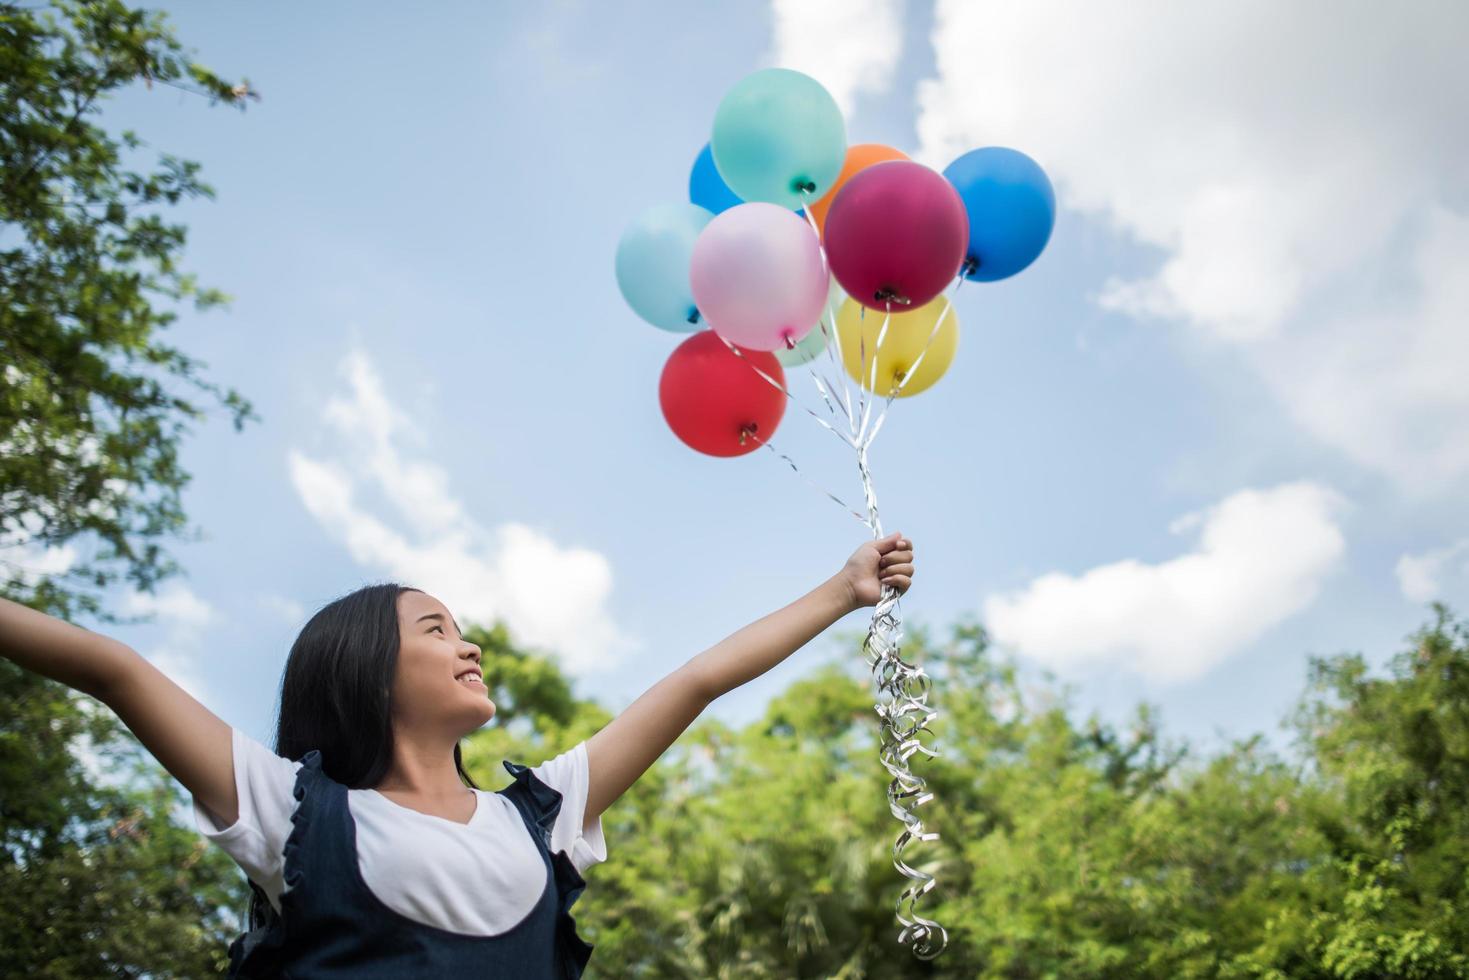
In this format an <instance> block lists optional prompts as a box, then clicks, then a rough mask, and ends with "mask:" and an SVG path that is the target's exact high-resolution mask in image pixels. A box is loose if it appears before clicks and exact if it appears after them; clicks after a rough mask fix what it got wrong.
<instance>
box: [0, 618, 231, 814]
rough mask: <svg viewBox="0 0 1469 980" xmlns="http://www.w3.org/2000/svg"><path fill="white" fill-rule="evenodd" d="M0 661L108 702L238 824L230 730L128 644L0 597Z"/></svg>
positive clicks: (194, 789)
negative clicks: (4, 660) (2, 660)
mask: <svg viewBox="0 0 1469 980" xmlns="http://www.w3.org/2000/svg"><path fill="white" fill-rule="evenodd" d="M0 656H3V657H6V658H8V659H10V660H13V661H14V662H15V663H17V664H19V665H20V666H21V667H24V668H25V669H26V670H30V671H34V672H35V673H37V674H42V675H44V676H46V677H49V678H51V679H52V680H56V681H60V682H61V683H63V684H65V685H66V686H67V687H70V688H72V689H74V690H77V691H81V692H83V693H84V694H90V695H91V696H92V697H94V698H96V699H97V700H98V701H101V702H102V703H103V704H105V705H107V706H108V707H109V708H111V709H112V710H113V712H114V713H115V714H116V715H117V716H118V717H119V718H121V719H122V722H123V724H125V725H127V727H128V728H129V729H131V731H132V733H133V734H134V735H136V736H138V741H140V742H142V743H143V747H144V748H146V749H147V750H148V751H149V752H150V753H151V754H152V755H153V757H154V758H155V759H157V760H158V761H159V762H160V763H161V764H162V765H163V768H165V769H167V770H168V771H169V772H170V773H172V774H173V776H174V778H175V779H177V780H178V781H179V782H181V783H183V784H184V786H185V787H186V788H187V789H188V790H189V792H191V793H193V794H194V797H195V798H196V799H198V801H199V802H200V803H202V804H204V806H206V807H208V808H209V809H210V810H212V811H213V812H214V813H215V814H216V815H217V816H218V817H219V818H220V819H221V820H222V821H223V822H224V823H225V824H232V823H234V822H235V820H236V819H238V817H239V798H238V797H237V796H236V793H235V762H234V752H233V743H232V741H231V739H232V734H231V732H230V726H229V725H227V724H225V723H224V722H223V721H221V720H220V719H219V718H218V717H217V716H216V715H215V714H214V713H213V712H211V711H210V710H209V709H208V708H206V707H204V706H203V705H202V704H200V703H199V702H198V701H196V700H194V698H193V697H191V696H190V695H189V694H188V692H186V691H185V690H184V689H183V688H181V687H179V686H178V685H177V684H175V683H174V682H173V681H171V680H169V679H168V677H167V676H166V675H165V674H164V673H163V672H162V671H160V670H159V669H158V668H157V667H154V666H153V665H152V664H150V663H149V662H148V661H146V660H144V659H143V658H142V657H140V656H139V655H138V653H137V651H135V650H133V649H132V647H129V646H128V645H127V644H125V643H122V642H121V641H119V640H114V639H112V638H111V637H108V636H103V635H102V634H100V633H93V632H92V631H91V630H87V629H83V628H82V627H80V626H76V625H73V624H72V623H68V622H66V621H65V620H61V619H57V618H56V617H54V616H47V615H46V614H45V613H42V612H37V611H36V610H34V609H31V608H30V607H28V606H23V605H21V604H20V603H18V602H12V601H11V600H9V599H5V598H0Z"/></svg>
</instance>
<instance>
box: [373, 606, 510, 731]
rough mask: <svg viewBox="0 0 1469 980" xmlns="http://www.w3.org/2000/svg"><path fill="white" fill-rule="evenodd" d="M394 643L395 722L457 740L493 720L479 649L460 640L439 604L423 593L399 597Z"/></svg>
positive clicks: (451, 619) (462, 638)
mask: <svg viewBox="0 0 1469 980" xmlns="http://www.w3.org/2000/svg"><path fill="white" fill-rule="evenodd" d="M398 638H399V647H398V667H397V670H396V672H395V673H394V675H393V717H394V719H395V720H397V721H398V722H399V723H402V724H406V725H409V726H411V727H420V726H421V727H447V728H449V729H452V730H453V731H454V733H455V737H456V738H457V737H458V736H459V735H460V734H463V733H467V732H472V731H474V730H475V729H477V728H479V727H480V726H482V725H483V724H485V722H487V721H489V720H490V719H491V718H492V717H494V714H495V703H494V702H493V701H491V700H490V692H489V689H488V688H487V687H485V685H484V683H483V679H482V675H481V673H480V667H479V658H480V650H479V647H477V646H475V645H474V644H473V643H470V642H469V641H468V640H466V639H464V637H462V636H460V635H459V626H458V624H457V623H455V622H454V617H453V616H450V615H449V610H448V609H447V608H445V606H444V604H443V603H442V602H440V601H439V600H437V599H435V598H434V597H433V596H430V595H427V594H426V593H423V592H403V593H400V594H399V595H398Z"/></svg>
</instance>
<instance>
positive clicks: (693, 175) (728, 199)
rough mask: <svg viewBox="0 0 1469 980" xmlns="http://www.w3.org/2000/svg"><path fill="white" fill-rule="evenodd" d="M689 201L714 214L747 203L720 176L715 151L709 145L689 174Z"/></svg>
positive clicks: (700, 154)
mask: <svg viewBox="0 0 1469 980" xmlns="http://www.w3.org/2000/svg"><path fill="white" fill-rule="evenodd" d="M689 200H690V201H693V202H694V203H695V204H697V205H699V207H701V208H706V209H708V210H709V211H710V212H711V213H713V214H718V213H720V212H721V211H728V210H729V209H730V208H732V207H734V206H735V205H736V204H744V203H745V202H744V201H742V200H740V199H739V197H738V196H737V195H736V194H735V192H734V191H732V190H730V189H729V185H728V184H726V183H725V182H724V178H723V177H721V176H719V168H718V167H716V166H714V151H712V150H711V149H709V144H708V143H705V144H704V149H702V150H700V151H699V158H698V159H697V160H695V161H694V169H693V170H692V171H690V173H689Z"/></svg>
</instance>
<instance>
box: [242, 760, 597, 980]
mask: <svg viewBox="0 0 1469 980" xmlns="http://www.w3.org/2000/svg"><path fill="white" fill-rule="evenodd" d="M301 763H302V764H301V768H300V769H299V770H297V772H296V784H295V787H294V789H293V790H292V792H293V793H294V794H295V797H296V799H297V800H298V801H299V805H298V806H297V807H296V810H295V812H294V813H293V814H292V816H291V823H292V828H291V833H290V836H289V837H287V839H286V844H285V869H284V870H285V881H286V890H285V891H284V892H282V893H281V912H280V914H279V915H277V914H276V913H275V911H274V909H271V908H270V907H269V906H268V905H267V906H266V908H267V912H268V914H267V915H266V918H265V921H264V922H263V923H261V924H259V925H258V926H255V927H254V928H252V929H251V930H250V931H249V932H247V933H245V934H244V935H242V936H240V937H239V938H237V939H236V940H235V941H234V942H233V943H231V944H230V971H229V976H231V977H239V978H242V980H244V978H249V980H255V978H262V977H272V978H274V977H296V978H300V980H308V978H317V977H327V978H331V977H354V978H364V980H371V978H386V977H414V978H416V980H430V978H434V977H497V978H498V977H506V978H509V977H514V978H517V980H521V978H524V980H541V978H545V980H563V978H575V977H580V976H581V975H582V971H583V970H584V969H585V968H586V965H587V960H588V959H590V958H591V955H592V947H591V946H590V945H589V944H587V943H586V942H583V941H582V939H581V937H580V936H578V935H577V934H576V922H575V920H573V919H572V917H571V906H572V904H573V903H575V902H576V900H577V898H579V897H580V896H581V893H582V890H583V889H584V888H585V887H586V881H585V880H583V878H582V876H581V874H580V872H578V871H577V870H576V868H575V866H574V865H572V863H571V859H570V858H568V857H567V856H566V853H565V852H564V851H557V852H556V853H555V854H554V855H553V854H552V853H551V847H550V844H551V828H552V827H553V826H554V825H555V823H556V815H557V814H558V813H559V812H560V811H561V794H560V793H559V792H557V791H556V790H554V789H552V788H551V787H549V786H547V785H546V784H545V783H543V782H541V781H540V780H539V779H537V778H536V776H535V774H534V773H532V772H531V771H530V769H529V768H528V767H526V766H522V765H518V764H516V763H513V762H509V761H506V762H505V763H504V765H505V768H506V769H507V770H509V772H510V774H511V775H512V776H514V777H515V782H513V783H511V784H510V785H509V786H507V787H505V788H504V789H502V790H500V791H499V793H500V794H501V795H503V796H505V797H506V798H507V799H509V800H510V802H511V803H513V804H514V805H515V808H516V810H517V811H518V812H519V813H520V817H521V819H522V820H524V821H525V826H526V828H527V829H528V830H529V831H530V835H531V839H532V840H534V841H535V843H536V847H537V849H538V850H539V851H540V852H541V858H542V860H543V861H544V863H545V866H546V886H545V889H544V890H543V891H542V892H541V897H540V899H539V900H538V901H537V902H536V905H535V907H534V908H532V909H531V910H530V912H529V914H527V915H526V917H525V918H524V919H522V920H521V921H520V922H519V923H517V924H516V925H515V926H513V927H511V928H510V929H509V930H508V931H506V932H502V933H500V934H498V935H494V936H469V935H464V934H463V933H457V932H449V931H447V930H444V929H439V928H436V927H434V926H429V925H424V924H423V923H420V922H415V921H414V920H412V919H409V918H407V917H406V916H403V915H400V914H399V913H397V912H395V911H393V910H392V909H390V908H389V907H388V906H387V905H385V904H383V902H382V900H381V899H379V898H378V897H377V896H376V895H374V894H373V893H372V891H371V890H370V889H369V888H368V887H367V883H366V882H365V881H363V879H362V873H361V870H360V869H359V868H358V865H357V844H356V840H357V827H356V823H355V822H354V821H353V819H352V813H351V810H350V809H349V807H348V804H347V787H345V786H343V785H342V784H341V783H338V782H336V781H335V780H333V779H332V778H331V777H329V776H327V775H326V774H325V773H324V772H322V769H321V753H320V752H319V751H317V750H315V749H313V750H312V751H310V752H307V753H306V754H305V755H304V756H302V758H301ZM251 887H252V888H254V887H256V886H254V885H253V884H252V886H251ZM252 926H254V923H252Z"/></svg>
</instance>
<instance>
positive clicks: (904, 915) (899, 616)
mask: <svg viewBox="0 0 1469 980" xmlns="http://www.w3.org/2000/svg"><path fill="white" fill-rule="evenodd" d="M803 194H804V196H805V198H806V220H807V222H808V223H809V224H810V225H811V230H812V232H813V233H814V234H816V236H817V241H818V242H819V241H820V238H821V234H820V231H819V229H817V227H816V222H815V219H813V218H812V217H811V211H810V204H811V201H810V194H809V193H808V192H805V191H803ZM821 260H822V265H823V267H824V268H827V269H828V274H830V273H829V269H830V267H829V266H828V265H827V258H826V249H825V248H824V247H823V248H822V249H821ZM962 283H963V279H962V277H961V278H960V284H961V285H962ZM957 291H958V287H955V292H957ZM886 305H887V315H886V316H885V317H884V319H883V324H882V327H881V328H880V329H879V330H878V335H877V341H876V343H875V344H874V345H873V351H872V369H871V375H872V376H871V377H870V378H868V373H869V372H868V367H867V344H866V339H865V336H861V335H860V333H859V339H858V344H859V347H858V351H859V359H860V364H861V368H860V370H859V373H858V377H859V378H864V379H867V380H868V384H866V385H863V384H859V385H858V393H857V398H858V402H857V409H856V411H855V412H854V411H853V409H852V398H851V393H850V388H849V386H848V385H847V376H846V372H845V370H843V368H842V365H841V364H840V363H839V362H838V358H839V357H840V355H841V335H840V333H839V332H838V331H837V329H836V317H835V315H834V312H833V311H832V309H831V304H830V302H829V301H828V303H827V304H826V309H827V316H825V317H823V318H822V319H821V320H820V321H819V323H818V328H819V329H820V330H821V331H822V332H823V333H825V332H826V329H827V326H826V325H827V323H828V322H830V323H831V335H830V336H829V337H828V344H827V348H826V350H827V354H828V355H829V357H830V360H831V362H832V365H833V366H834V367H836V368H837V374H838V376H840V377H841V379H842V400H841V402H838V403H836V404H833V400H832V398H830V397H828V390H830V392H831V393H832V394H833V395H834V394H835V392H836V386H835V385H833V384H831V382H830V380H827V381H826V383H825V385H823V383H822V379H821V378H820V377H819V376H818V374H817V371H816V368H815V361H810V362H807V366H808V367H809V368H810V370H811V376H812V379H813V380H814V381H815V383H816V388H817V390H818V391H819V392H820V393H821V396H822V401H823V402H825V403H826V407H827V410H828V411H829V412H830V413H831V415H832V416H833V418H835V416H836V414H837V412H838V411H841V412H842V414H843V415H844V416H845V417H846V420H847V428H848V432H849V433H850V434H849V435H844V434H842V433H841V432H840V431H838V430H837V428H836V427H835V426H833V425H832V424H831V423H830V422H828V421H827V420H826V419H823V418H822V417H821V416H819V415H817V414H816V413H815V412H813V411H812V410H811V409H810V408H807V407H806V406H805V405H803V404H801V402H800V401H799V400H798V399H797V398H796V397H795V395H793V394H791V392H790V391H788V390H787V389H786V387H785V386H784V385H782V384H781V383H780V382H778V381H776V380H775V379H774V378H772V377H771V376H770V375H769V374H767V373H766V372H765V371H762V370H761V369H760V368H759V367H758V366H756V365H755V364H754V363H753V362H752V361H750V359H749V358H747V357H745V356H744V354H743V353H742V352H741V351H740V350H739V348H738V347H736V346H735V345H734V344H732V343H730V342H729V341H728V340H725V339H724V337H723V336H720V340H722V341H723V342H724V344H725V346H726V347H728V348H729V349H730V351H731V352H733V353H734V354H736V355H737V356H739V357H740V359H741V360H743V361H744V362H745V363H746V364H748V365H749V366H750V368H751V369H752V370H753V371H754V372H755V373H756V374H758V375H760V377H762V378H764V379H765V380H766V381H767V382H768V383H769V384H771V385H772V386H774V387H775V388H776V389H778V390H779V391H780V392H781V393H783V394H784V395H785V396H786V397H787V398H789V399H790V400H791V401H792V402H794V403H795V404H797V405H800V407H801V408H802V409H804V410H805V411H806V413H807V414H808V415H810V416H811V417H812V418H814V419H816V421H818V422H820V423H821V425H822V426H823V427H824V428H827V429H830V430H831V431H832V433H834V434H835V435H836V436H837V438H839V439H841V440H842V441H843V442H844V443H846V444H847V445H849V446H851V447H852V448H853V449H854V450H856V453H857V472H858V475H859V476H860V477H861V479H862V495H863V500H864V502H865V503H866V506H867V516H866V517H865V518H864V517H863V516H862V514H861V513H860V512H858V511H857V510H856V509H855V508H853V507H851V506H850V505H848V504H846V503H845V502H843V501H842V499H841V498H840V497H838V496H837V495H836V494H834V493H832V492H831V491H830V490H827V489H825V488H823V487H821V486H819V485H817V484H816V483H815V482H814V481H812V480H811V479H810V478H809V477H807V476H806V475H805V474H804V473H802V472H801V470H800V468H799V467H798V466H797V465H796V462H795V460H793V459H791V458H790V457H789V456H787V455H786V454H784V453H782V452H779V451H778V450H776V448H775V447H774V446H772V445H770V443H769V442H768V441H767V440H765V439H762V438H760V436H759V435H758V434H756V433H755V432H753V431H750V430H748V429H746V430H743V431H742V432H741V440H740V441H741V442H742V443H743V441H744V440H745V439H746V438H751V439H754V440H755V441H756V442H757V443H759V444H760V445H762V446H764V447H765V448H766V449H769V450H770V451H771V452H773V453H775V454H776V455H777V456H779V457H780V458H781V459H783V460H785V461H786V463H788V464H789V465H790V468H791V470H792V471H793V472H795V473H796V475H797V476H800V477H801V478H802V479H803V480H805V481H806V482H807V483H808V484H810V485H811V486H812V487H814V488H815V489H817V490H819V491H820V492H821V493H824V494H825V495H826V496H827V497H829V498H830V499H831V500H833V501H835V502H836V503H837V504H838V505H839V506H841V507H842V509H843V510H846V511H847V512H848V513H850V514H851V515H852V516H853V517H855V518H857V520H858V521H860V522H861V523H862V524H863V526H865V527H867V528H868V529H869V530H870V531H871V532H872V536H873V538H874V539H876V538H881V537H882V520H881V518H880V517H879V516H878V512H877V493H876V491H875V490H874V489H873V487H872V471H871V468H870V467H869V465H868V460H867V450H868V449H869V448H870V447H871V445H872V442H873V440H874V439H875V438H876V437H877V433H878V431H879V430H880V429H881V428H882V424H883V422H884V421H885V420H886V419H887V414H888V409H889V408H891V407H892V404H893V400H894V399H895V398H897V395H898V392H899V391H901V390H902V388H903V386H904V385H905V384H907V382H908V379H909V378H911V377H912V376H913V371H914V369H915V368H917V367H918V365H919V364H920V363H922V361H923V357H924V355H926V354H927V353H928V347H929V344H931V343H932V342H933V338H934V337H935V336H937V335H938V331H939V327H940V326H941V325H942V324H943V321H944V319H945V318H946V317H947V316H948V314H949V310H950V309H951V308H952V298H949V299H948V302H947V303H946V305H945V307H944V311H943V312H942V313H941V314H940V315H939V319H938V322H937V323H935V324H934V327H933V330H932V331H931V332H930V333H929V335H928V341H927V342H926V343H925V344H924V346H923V350H922V351H921V352H920V353H919V355H918V358H917V359H916V360H915V361H914V362H913V365H912V366H911V367H910V368H909V369H908V370H907V371H906V372H904V374H903V377H902V379H901V380H900V381H899V382H898V383H897V384H896V385H894V386H893V388H892V390H891V391H890V392H889V393H888V395H887V398H886V401H885V403H884V404H883V406H882V410H881V411H880V412H879V413H878V415H877V418H876V420H875V421H872V407H873V405H874V404H875V403H876V402H877V400H878V395H877V394H876V387H877V356H878V353H879V351H880V350H881V348H882V342H883V340H884V339H885V338H886V337H887V334H888V328H889V326H890V325H891V322H892V301H890V302H888V303H887V304H886ZM863 315H864V316H865V312H864V314H863ZM869 389H871V390H872V392H873V397H872V398H871V399H870V400H869V399H868V398H867V391H868V390H869ZM870 421H872V428H871V431H870V432H869V431H868V424H869V422H870ZM902 638H903V613H902V606H901V604H900V603H899V597H898V592H897V590H896V589H894V588H892V587H891V586H887V587H884V588H883V590H882V592H881V594H880V596H879V598H878V602H877V606H876V607H875V608H874V609H873V611H872V621H871V623H870V624H869V626H868V629H867V636H866V638H865V639H864V640H863V641H862V649H863V652H864V653H865V655H866V656H867V658H868V659H867V666H868V667H869V669H870V670H871V671H872V678H873V683H874V686H875V688H876V691H877V699H878V700H877V703H876V704H874V705H873V708H874V709H875V710H876V712H877V717H878V721H879V745H878V758H879V761H881V763H882V765H883V768H884V769H886V770H887V771H888V774H889V775H890V776H891V777H892V779H891V780H890V781H889V782H888V788H887V797H888V809H889V810H890V811H891V812H892V814H893V816H894V817H896V818H897V819H898V820H900V821H902V823H903V829H902V831H900V832H899V833H898V836H897V839H896V840H895V841H894V842H893V867H895V868H896V869H897V871H898V873H899V874H901V875H902V876H903V877H905V878H907V879H909V880H910V881H912V882H913V884H910V885H909V886H908V887H906V888H904V889H903V892H902V894H901V895H899V896H898V901H897V919H898V922H899V923H900V924H901V925H902V926H903V928H902V930H901V931H900V932H899V933H898V942H899V943H904V944H911V948H912V951H913V955H914V956H915V957H917V958H918V959H920V960H931V959H934V958H935V957H937V956H938V955H939V954H940V953H942V952H943V951H944V949H945V948H946V947H947V946H948V942H949V935H948V932H947V931H946V930H945V929H944V927H943V926H941V925H939V924H938V923H937V922H935V921H934V920H933V919H929V918H925V917H924V916H922V915H920V914H919V913H918V911H917V903H918V900H919V899H920V898H922V897H923V896H924V895H926V894H928V893H929V892H930V891H932V890H933V889H934V887H935V884H936V882H935V878H934V876H933V875H931V874H929V873H928V872H926V871H922V870H920V869H918V868H915V867H913V866H912V865H910V864H909V863H908V862H907V861H906V860H904V851H905V849H906V848H907V847H908V845H909V844H911V843H912V842H913V841H915V840H917V841H921V842H924V843H929V842H932V841H936V840H938V839H939V835H938V833H937V832H935V831H930V830H927V829H926V828H925V827H924V824H923V819H922V818H921V817H920V816H919V815H918V808H919V807H921V806H922V805H923V804H925V803H927V802H929V801H930V800H932V799H933V798H934V795H933V794H932V793H930V792H927V791H926V787H927V782H926V781H925V780H924V779H923V777H921V776H919V775H917V774H916V773H914V772H913V770H912V769H911V768H910V767H909V765H908V760H909V759H910V758H912V757H913V755H914V754H916V753H919V752H921V753H923V754H924V755H925V756H927V757H928V758H931V759H932V758H936V757H937V756H938V755H939V753H938V751H937V750H936V749H933V748H930V747H928V746H926V745H924V744H923V741H922V739H921V738H920V737H919V736H920V735H921V734H927V735H929V736H932V735H933V731H932V729H930V728H929V724H930V723H931V722H932V721H933V720H934V719H935V718H937V717H938V712H937V711H936V710H935V709H934V708H932V707H930V706H929V704H928V696H929V692H930V691H931V689H932V686H933V684H932V681H931V680H930V679H929V677H928V675H927V674H926V673H924V670H923V668H922V667H921V666H918V665H916V664H910V663H908V662H907V661H905V660H904V659H903V656H902V648H901V642H902Z"/></svg>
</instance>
